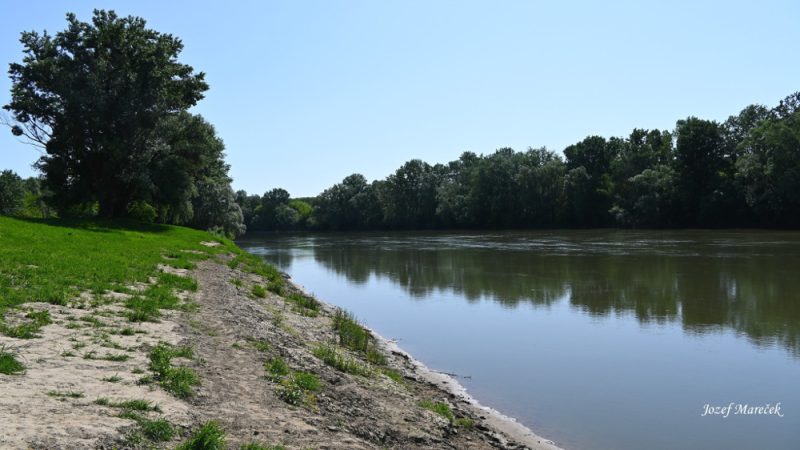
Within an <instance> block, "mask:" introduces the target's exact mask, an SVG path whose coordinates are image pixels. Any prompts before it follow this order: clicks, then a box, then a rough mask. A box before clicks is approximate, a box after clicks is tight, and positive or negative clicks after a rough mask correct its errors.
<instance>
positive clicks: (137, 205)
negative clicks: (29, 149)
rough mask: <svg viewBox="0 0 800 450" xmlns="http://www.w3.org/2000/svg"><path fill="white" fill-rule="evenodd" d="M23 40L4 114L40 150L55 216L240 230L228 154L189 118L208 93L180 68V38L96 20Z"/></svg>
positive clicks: (103, 16) (70, 22) (132, 22)
mask: <svg viewBox="0 0 800 450" xmlns="http://www.w3.org/2000/svg"><path fill="white" fill-rule="evenodd" d="M20 41H21V42H22V45H23V47H24V49H23V51H24V53H25V57H24V58H23V60H22V62H21V63H12V64H11V65H10V68H9V75H10V77H11V82H12V88H11V100H10V102H9V103H8V105H6V106H5V107H4V108H5V109H6V110H8V111H10V112H11V113H12V114H13V117H14V119H15V120H16V123H15V124H14V126H13V128H12V132H13V133H14V134H15V135H17V136H22V137H25V138H27V139H28V140H29V141H30V142H31V143H33V144H35V145H38V146H40V147H42V148H43V149H44V152H45V153H44V155H43V156H42V157H41V158H40V159H39V161H38V162H37V163H36V167H37V168H38V169H39V170H40V171H41V172H42V174H43V180H42V182H43V187H44V188H45V189H46V190H48V191H49V192H50V195H49V196H48V197H47V200H48V202H49V203H50V204H51V205H52V206H53V207H55V208H56V209H57V210H58V212H59V214H60V215H72V214H75V213H77V212H80V213H87V212H88V213H91V212H93V211H95V209H96V212H97V214H98V215H99V216H101V217H104V218H117V217H125V216H131V215H134V214H133V213H132V211H133V210H136V211H137V213H136V214H137V215H139V216H140V218H141V217H145V216H148V215H147V214H145V216H142V215H141V213H142V211H145V210H148V209H152V210H154V211H155V212H156V215H155V219H156V220H158V221H160V222H166V223H177V224H191V225H195V226H201V227H208V228H220V229H223V230H225V231H226V232H228V233H231V234H235V233H238V232H241V231H242V230H243V228H242V219H241V211H240V210H239V206H238V205H237V204H236V202H235V201H234V195H233V192H232V191H231V189H230V179H229V178H228V176H227V170H228V167H227V166H226V165H225V164H224V154H223V150H224V145H223V144H222V141H221V140H220V139H219V138H218V137H217V136H216V133H215V131H214V128H213V127H212V126H211V125H210V124H209V123H208V122H206V121H205V120H204V119H203V118H202V117H200V116H196V115H192V114H190V113H188V112H187V110H188V108H190V107H192V106H193V105H195V104H196V103H197V102H198V101H199V100H201V99H202V98H203V93H204V92H205V91H206V90H207V89H208V85H207V84H206V82H205V81H204V74H203V73H202V72H200V73H196V72H195V71H194V69H193V68H192V67H191V66H188V65H185V64H181V63H180V62H178V56H179V54H180V52H181V50H182V49H183V44H182V43H181V41H180V40H179V39H177V38H175V37H173V36H172V35H169V34H162V33H159V32H157V31H154V30H151V29H148V28H146V23H145V21H144V20H143V19H141V18H138V17H131V16H129V17H118V16H117V15H116V14H115V13H114V12H113V11H102V10H95V11H94V15H93V17H92V21H91V22H82V21H80V20H78V19H77V18H76V16H75V15H74V14H67V28H66V29H65V30H63V31H61V32H58V33H56V34H55V35H50V34H47V33H44V34H39V33H37V32H33V31H32V32H24V33H22V37H21V39H20ZM144 205H147V207H145V206H144ZM214 208H219V210H213V209H214Z"/></svg>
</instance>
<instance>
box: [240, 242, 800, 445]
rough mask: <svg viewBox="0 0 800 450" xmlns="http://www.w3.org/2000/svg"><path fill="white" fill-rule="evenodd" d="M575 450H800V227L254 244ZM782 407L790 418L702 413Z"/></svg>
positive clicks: (251, 246) (326, 295) (478, 394)
mask: <svg viewBox="0 0 800 450" xmlns="http://www.w3.org/2000/svg"><path fill="white" fill-rule="evenodd" d="M239 243H240V245H241V246H242V247H243V248H244V249H246V250H248V251H250V252H252V253H255V254H258V255H262V256H263V257H264V258H265V259H266V260H268V261H269V262H272V263H274V264H276V265H277V266H279V267H280V268H281V269H282V270H284V271H286V272H288V273H289V274H291V276H292V277H293V278H294V279H295V281H296V282H298V283H300V284H302V285H304V286H305V287H306V288H307V289H308V290H310V291H312V292H314V293H315V294H316V295H317V296H319V297H320V298H322V299H324V300H326V301H329V302H331V303H334V304H336V305H339V306H342V307H344V308H347V309H349V310H351V311H353V312H354V313H355V314H356V315H357V316H358V317H359V318H361V319H362V320H363V321H364V322H366V323H367V324H368V325H370V326H371V327H373V328H375V329H376V330H377V331H378V332H380V333H381V334H383V335H384V336H386V337H388V338H396V339H399V340H400V341H399V343H400V345H401V346H402V347H403V348H405V349H406V350H408V351H409V352H411V353H412V354H413V355H415V356H416V357H417V358H419V359H420V360H421V361H423V362H424V363H426V364H427V365H428V366H429V367H431V368H434V369H437V370H442V371H446V372H452V373H457V374H460V375H464V376H468V377H469V378H462V379H460V381H461V382H462V384H464V385H465V386H466V388H467V389H468V390H469V392H470V393H471V394H472V395H473V396H474V397H475V398H477V399H478V400H479V401H481V402H482V403H484V404H486V405H489V406H492V407H494V408H496V409H499V410H500V411H502V412H504V413H506V414H508V415H510V416H513V417H516V418H517V419H518V420H520V421H521V422H522V423H524V424H526V425H528V426H529V427H530V428H531V429H533V430H534V431H536V432H537V433H539V434H541V435H544V436H545V437H547V438H550V439H552V440H554V441H556V443H558V444H560V445H561V446H563V447H565V448H567V449H574V450H596V449H603V450H628V449H630V450H642V449H652V450H658V449H723V448H724V449H787V450H788V449H792V450H796V449H800V233H789V232H751V231H747V232H736V231H728V232H708V231H689V232H661V231H648V232H620V231H558V232H493V233H458V234H455V233H429V232H426V233H391V234H389V233H385V234H324V235H308V234H306V235H249V236H246V237H245V238H243V239H241V240H240V242H239ZM731 402H734V403H743V404H744V403H747V404H749V405H764V404H767V403H769V404H772V405H774V404H776V403H778V402H780V403H781V413H782V414H783V417H778V416H775V415H767V416H753V415H750V416H745V415H733V414H731V415H730V416H729V417H727V418H722V417H719V416H714V417H710V416H707V417H702V416H701V414H702V413H703V411H704V405H706V404H711V405H722V406H727V405H728V404H729V403H731Z"/></svg>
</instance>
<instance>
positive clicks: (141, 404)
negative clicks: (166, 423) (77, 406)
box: [94, 397, 161, 412]
mask: <svg viewBox="0 0 800 450" xmlns="http://www.w3.org/2000/svg"><path fill="white" fill-rule="evenodd" d="M94 404H95V405H100V406H108V407H109V408H120V409H126V410H129V411H143V412H147V411H161V408H159V407H158V405H154V404H153V403H151V402H149V401H147V400H142V399H133V400H122V401H118V402H115V401H111V400H109V399H107V398H104V397H103V398H98V399H97V400H95V401H94Z"/></svg>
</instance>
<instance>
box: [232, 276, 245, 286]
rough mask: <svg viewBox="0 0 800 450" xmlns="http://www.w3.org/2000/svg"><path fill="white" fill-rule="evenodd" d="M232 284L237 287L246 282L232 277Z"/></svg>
mask: <svg viewBox="0 0 800 450" xmlns="http://www.w3.org/2000/svg"><path fill="white" fill-rule="evenodd" d="M231 284H232V285H234V286H236V287H237V288H240V287H242V286H244V282H243V281H242V280H241V279H239V278H231Z"/></svg>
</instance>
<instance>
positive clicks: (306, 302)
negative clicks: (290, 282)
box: [286, 294, 320, 317]
mask: <svg viewBox="0 0 800 450" xmlns="http://www.w3.org/2000/svg"><path fill="white" fill-rule="evenodd" d="M286 300H287V301H288V302H290V303H292V304H294V309H295V311H297V312H299V313H300V314H302V315H304V316H310V317H316V316H317V315H318V314H319V308H320V304H319V302H318V301H317V300H316V299H315V298H313V297H308V296H305V295H301V294H289V295H287V296H286Z"/></svg>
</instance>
